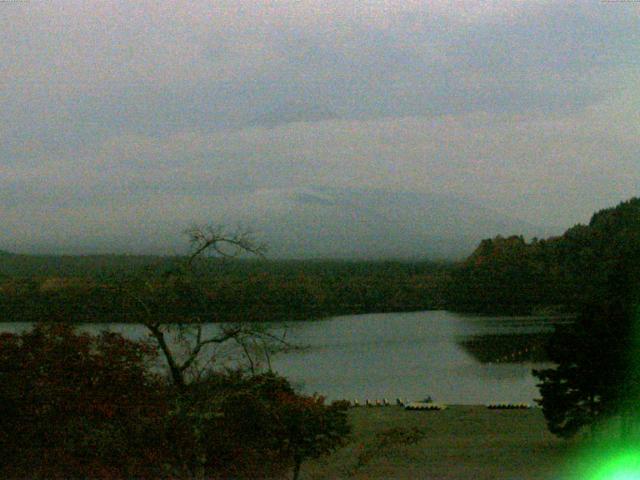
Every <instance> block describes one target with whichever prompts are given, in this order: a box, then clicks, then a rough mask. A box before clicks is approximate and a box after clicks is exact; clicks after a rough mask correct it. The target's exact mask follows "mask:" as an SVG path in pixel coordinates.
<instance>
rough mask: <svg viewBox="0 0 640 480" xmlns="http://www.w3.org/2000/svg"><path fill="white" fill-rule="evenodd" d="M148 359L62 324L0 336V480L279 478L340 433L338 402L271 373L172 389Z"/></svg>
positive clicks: (110, 338)
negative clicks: (301, 392) (297, 390)
mask: <svg viewBox="0 0 640 480" xmlns="http://www.w3.org/2000/svg"><path fill="white" fill-rule="evenodd" d="M155 358H156V351H155V349H154V348H153V347H152V346H151V345H149V344H146V343H143V342H134V341H131V340H127V339H125V338H123V337H122V336H121V335H119V334H114V333H103V334H101V335H99V336H92V335H89V334H84V333H79V332H77V331H75V330H74V329H73V328H72V327H70V326H68V325H64V324H46V325H37V326H36V327H34V328H33V329H32V330H30V331H28V332H25V333H23V334H19V335H18V334H3V335H0V477H1V478H47V479H49V478H52V479H58V478H60V479H62V478H65V479H66V478H101V479H120V478H140V479H143V478H175V479H178V478H208V479H216V478H283V477H285V476H290V472H291V471H292V470H294V473H296V472H298V471H299V467H300V464H301V463H302V462H303V461H304V460H306V459H307V458H312V457H317V456H319V455H322V454H325V453H329V452H330V451H332V450H333V449H335V448H337V447H338V446H339V445H340V444H341V442H342V441H343V439H344V438H345V436H346V434H347V433H348V431H349V427H348V424H347V421H346V405H344V404H342V403H334V404H332V405H326V404H325V402H324V400H323V399H322V398H321V397H306V396H302V395H299V394H297V393H295V392H294V390H293V389H292V387H291V385H290V384H289V383H288V381H287V380H286V379H284V378H282V377H279V376H277V375H275V374H272V373H265V374H260V375H246V374H243V373H241V372H224V373H221V372H218V373H215V372H211V373H210V374H209V375H207V376H205V377H203V379H201V380H200V381H198V382H197V383H191V384H189V385H188V386H187V389H186V390H178V389H176V388H175V387H174V386H173V385H172V384H171V382H169V381H168V380H167V379H165V378H163V377H161V376H160V375H158V374H155V373H153V372H152V371H151V370H150V368H149V365H151V364H152V362H153V361H154V360H155Z"/></svg>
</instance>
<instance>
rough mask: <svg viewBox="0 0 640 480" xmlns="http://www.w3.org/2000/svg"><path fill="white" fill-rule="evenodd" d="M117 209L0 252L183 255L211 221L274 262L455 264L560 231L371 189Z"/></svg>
mask: <svg viewBox="0 0 640 480" xmlns="http://www.w3.org/2000/svg"><path fill="white" fill-rule="evenodd" d="M178 200H179V199H178ZM120 211H121V212H122V215H121V216H120V217H118V219H117V221H116V220H115V219H114V218H111V217H104V218H102V217H101V216H100V215H93V216H88V217H87V218H86V221H85V222H84V223H79V224H76V225H73V224H71V223H70V222H69V221H68V220H66V219H65V218H64V217H60V218H52V219H51V223H50V225H49V228H48V229H47V230H46V232H45V231H37V232H36V233H35V234H33V235H26V236H24V237H21V238H10V237H5V238H4V241H3V243H0V248H4V249H5V250H11V251H15V252H19V253H39V254H53V255H57V254H66V255H78V254H79V255H92V254H135V255H183V254H185V253H187V250H188V244H187V241H186V237H185V236H184V235H182V232H183V231H184V230H185V229H186V228H188V227H190V226H191V225H194V224H207V223H208V224H213V225H226V226H228V227H229V228H231V229H233V227H234V226H236V225H242V226H244V227H247V228H249V229H250V230H252V231H254V232H255V238H256V239H258V240H260V241H261V242H264V243H265V244H267V246H268V250H269V251H268V256H269V257H270V258H274V259H354V260H380V259H390V260H418V259H419V260H424V259H432V260H440V259H444V260H456V259H462V258H464V257H466V256H468V255H469V254H470V253H471V252H472V251H473V250H474V248H475V247H476V246H477V244H478V243H479V242H480V241H481V240H483V239H485V238H493V237H495V236H496V235H504V236H509V235H514V234H517V235H523V236H524V237H525V238H531V237H539V238H543V237H547V236H549V235H551V234H556V233H561V232H552V231H551V230H550V229H548V228H543V227H539V226H536V225H532V224H530V223H527V222H524V221H520V220H517V219H513V218H510V217H508V216H505V215H503V214H500V213H498V212H496V211H494V210H491V209H490V208H486V207H483V206H481V205H479V204H477V203H474V202H472V201H467V200H461V199H459V198H456V197H454V196H450V195H443V194H425V193H415V192H406V191H397V190H382V189H374V188H335V187H320V186H311V187H304V188H278V189H262V190H255V191H252V192H249V193H244V194H240V193H237V194H233V195H229V196H226V197H223V196H221V195H220V196H219V195H215V194H214V193H213V192H211V193H208V192H206V193H203V195H202V197H201V198H199V199H197V200H196V201H195V202H192V203H191V204H189V203H185V204H181V203H180V201H177V202H174V203H172V202H167V203H162V202H156V203H154V204H149V205H147V206H146V207H145V209H144V210H141V209H140V208H137V209H136V208H132V209H131V212H132V213H130V214H129V210H127V209H121V210H120ZM105 212H106V213H105V215H108V214H109V213H110V211H109V209H107V208H105ZM70 226H71V227H73V228H69V227H70Z"/></svg>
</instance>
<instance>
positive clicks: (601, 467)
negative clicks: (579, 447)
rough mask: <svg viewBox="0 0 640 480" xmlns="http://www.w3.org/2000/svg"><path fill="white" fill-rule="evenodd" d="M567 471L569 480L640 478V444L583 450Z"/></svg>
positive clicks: (629, 479) (628, 479)
mask: <svg viewBox="0 0 640 480" xmlns="http://www.w3.org/2000/svg"><path fill="white" fill-rule="evenodd" d="M566 473H569V475H567V476H564V477H562V478H563V479H564V478H566V479H568V480H640V446H638V445H636V446H634V447H633V448H631V447H629V446H628V445H626V446H621V447H620V448H612V447H609V448H593V449H590V450H583V451H582V454H581V455H580V456H579V459H578V461H577V462H576V463H574V464H573V467H570V468H569V470H568V471H567V472H566Z"/></svg>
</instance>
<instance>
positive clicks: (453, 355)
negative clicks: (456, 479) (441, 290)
mask: <svg viewBox="0 0 640 480" xmlns="http://www.w3.org/2000/svg"><path fill="white" fill-rule="evenodd" d="M28 327H29V324H27V323H13V324H9V323H3V324H0V331H5V332H6V331H15V332H18V331H22V330H24V329H26V328H28ZM277 327H279V328H281V327H283V326H282V325H277ZM81 328H82V330H86V331H90V332H93V333H96V332H98V331H101V330H105V329H108V330H111V331H117V332H121V333H123V334H124V335H126V336H127V337H129V338H135V339H140V338H146V335H147V333H146V330H145V328H144V327H143V326H141V325H135V324H114V323H111V324H86V325H83V326H82V327H81ZM209 328H211V329H213V328H216V326H215V325H210V326H209ZM286 328H287V330H288V333H287V334H288V338H289V339H290V340H291V341H293V342H297V343H300V344H305V345H307V346H308V348H307V349H305V350H304V351H300V352H293V353H288V354H286V355H281V356H278V357H276V358H274V359H273V368H274V370H276V371H278V372H279V373H281V374H282V375H285V376H287V377H289V378H290V379H291V380H292V381H293V382H294V383H295V384H296V385H298V386H300V387H301V388H302V389H303V391H305V392H306V393H314V392H317V393H320V394H323V395H326V396H327V397H328V398H329V399H339V398H346V399H358V400H359V401H360V402H364V400H365V399H371V400H375V399H382V398H388V399H389V400H394V399H395V398H396V397H400V398H402V399H409V400H419V399H422V398H424V397H426V396H427V395H429V396H431V397H432V398H433V399H434V401H438V402H444V403H461V404H479V403H489V402H527V403H530V402H532V401H533V399H534V398H537V397H538V396H539V395H538V390H537V388H536V386H535V384H536V379H535V378H534V377H533V376H532V375H531V369H532V368H540V367H543V366H545V365H546V364H545V363H541V362H539V361H534V360H536V358H538V360H539V355H530V353H531V352H532V351H534V350H535V349H536V348H537V350H538V352H539V351H540V339H541V338H543V337H544V335H545V334H546V333H548V332H550V331H551V330H552V320H550V319H547V318H535V317H479V316H465V315H459V314H455V313H451V312H446V311H426V312H414V313H382V314H368V315H347V316H341V317H334V318H329V319H325V320H319V321H314V322H297V323H291V324H289V325H287V327H286ZM227 353H228V352H227ZM219 356H220V358H222V357H223V352H219Z"/></svg>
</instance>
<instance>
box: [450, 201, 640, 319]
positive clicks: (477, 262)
mask: <svg viewBox="0 0 640 480" xmlns="http://www.w3.org/2000/svg"><path fill="white" fill-rule="evenodd" d="M639 252H640V199H638V198H633V199H631V200H629V201H626V202H623V203H621V204H620V205H618V206H616V207H614V208H609V209H605V210H602V211H599V212H597V213H596V214H594V215H593V217H592V218H591V221H590V222H589V224H588V225H576V226H574V227H572V228H570V229H569V230H567V231H566V232H565V233H564V235H562V236H560V237H553V238H549V239H547V240H538V239H534V240H532V241H531V242H526V241H525V240H524V238H523V237H518V236H512V237H508V238H503V237H496V238H494V239H491V240H484V241H482V242H481V244H480V245H479V246H478V247H477V248H476V250H475V251H474V252H473V254H472V255H471V256H469V257H468V258H467V259H466V260H465V261H464V262H463V263H461V264H460V265H458V266H457V267H456V268H454V269H453V270H452V272H451V276H450V278H449V280H448V285H447V288H446V291H447V293H446V297H447V304H448V306H449V307H450V308H452V309H455V310H461V311H473V312H487V313H488V312H493V313H495V312H499V313H530V312H532V311H536V310H539V311H547V312H548V311H553V312H564V311H571V310H573V306H574V305H576V304H581V303H583V302H584V300H585V299H592V298H594V296H597V295H599V292H602V291H604V290H605V288H604V287H605V286H606V285H607V284H608V283H609V282H610V277H611V276H612V275H613V274H615V272H616V271H619V270H620V269H621V268H626V266H627V265H629V264H632V263H634V262H636V263H637V262H638V261H639Z"/></svg>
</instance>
